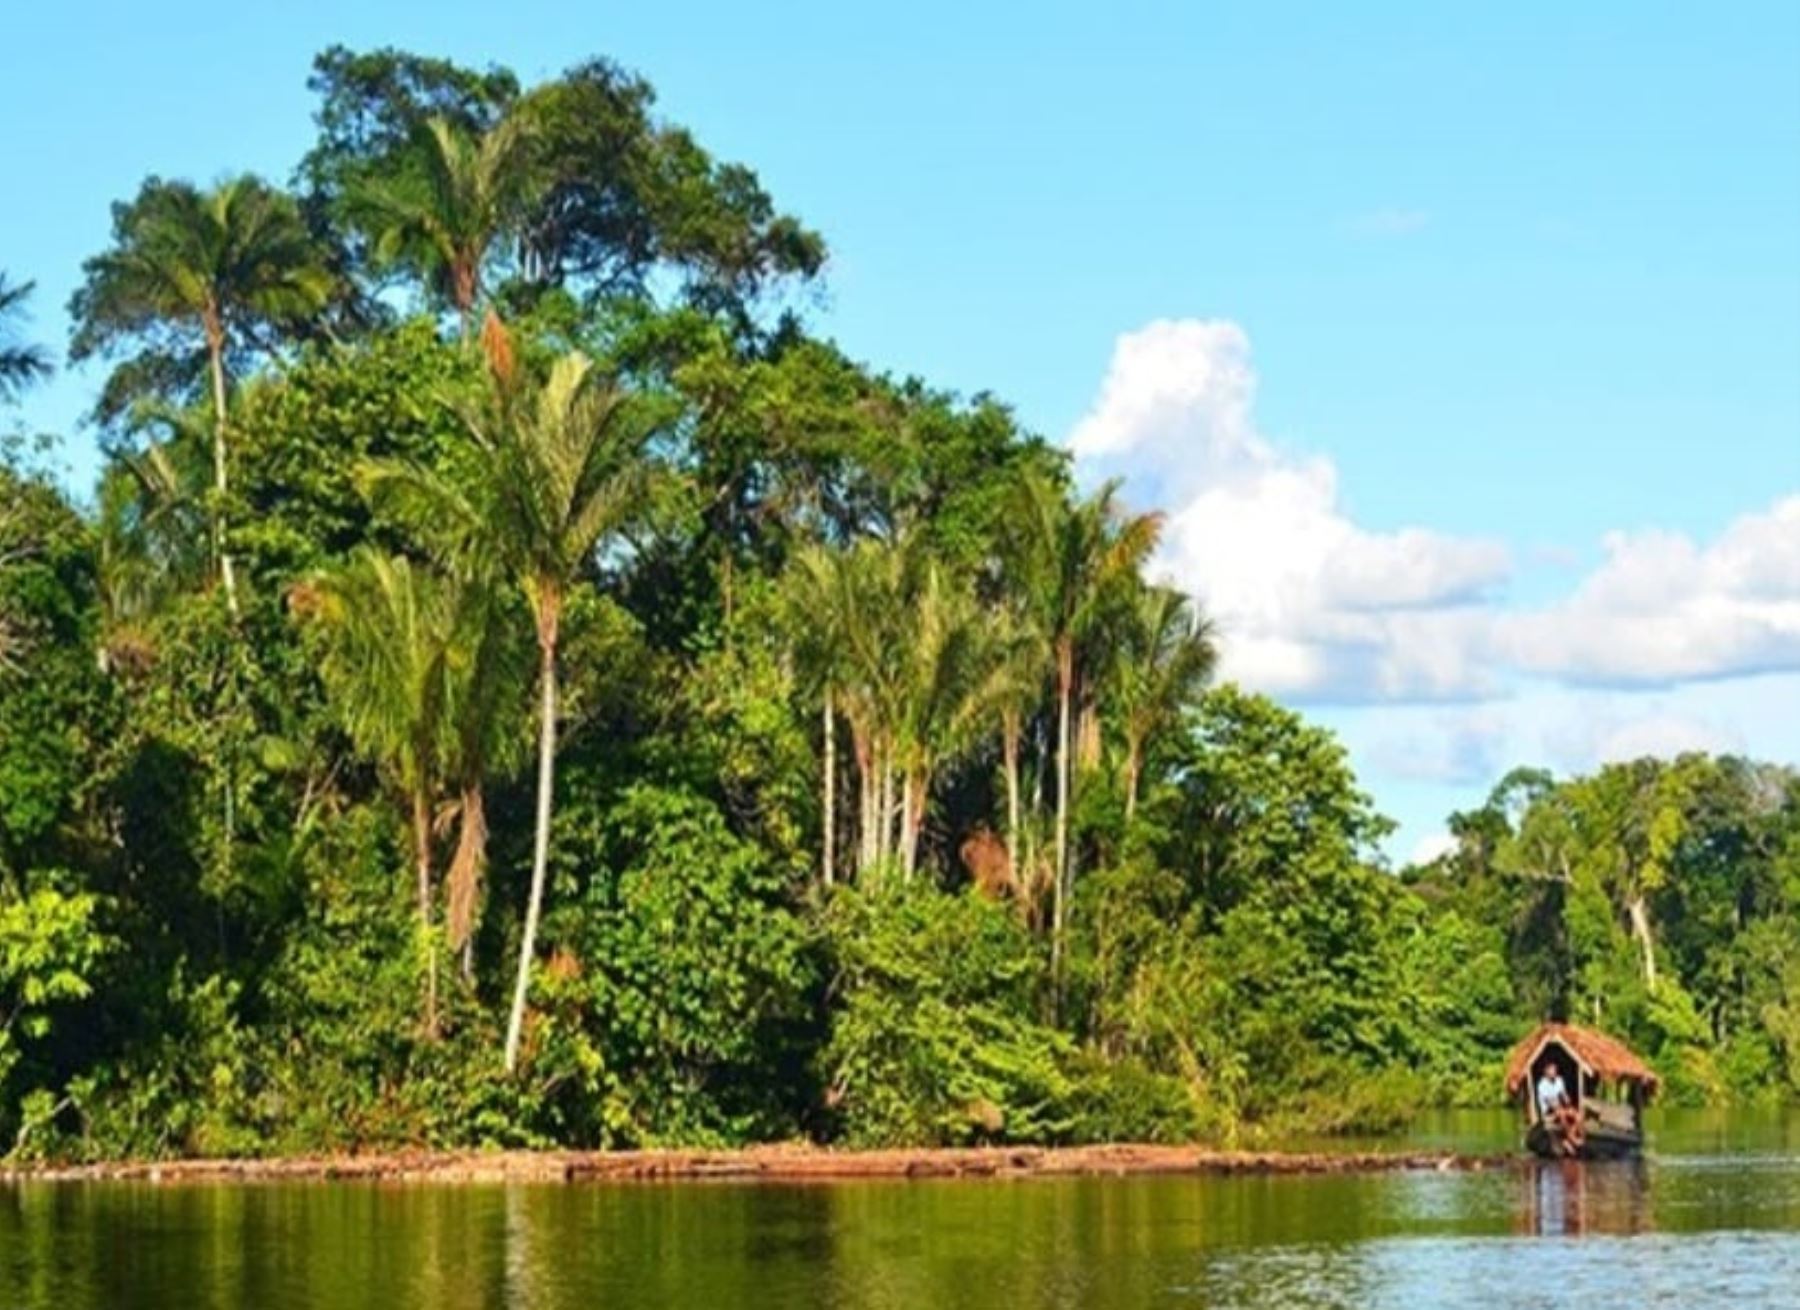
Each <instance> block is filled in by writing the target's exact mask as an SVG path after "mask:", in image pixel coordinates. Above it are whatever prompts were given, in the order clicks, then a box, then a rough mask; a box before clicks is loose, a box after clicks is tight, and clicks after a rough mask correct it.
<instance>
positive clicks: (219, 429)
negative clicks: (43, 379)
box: [70, 174, 334, 616]
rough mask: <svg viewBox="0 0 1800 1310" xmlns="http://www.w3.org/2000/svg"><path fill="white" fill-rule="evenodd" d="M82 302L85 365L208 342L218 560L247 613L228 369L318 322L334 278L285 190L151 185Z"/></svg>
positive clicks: (93, 266) (124, 221) (121, 222)
mask: <svg viewBox="0 0 1800 1310" xmlns="http://www.w3.org/2000/svg"><path fill="white" fill-rule="evenodd" d="M82 267H83V271H84V272H85V274H86V276H87V281H86V283H85V284H84V285H83V286H82V287H81V289H80V290H79V291H77V292H76V293H75V296H74V299H73V300H72V301H71V302H70V312H71V314H72V316H73V317H74V319H75V334H74V339H73V342H72V346H71V350H70V355H71V357H72V358H74V359H82V358H85V357H86V356H88V355H89V354H92V353H94V352H96V351H102V352H105V351H110V350H112V349H113V348H115V347H116V346H117V345H119V344H120V343H121V342H124V341H127V340H136V341H138V342H139V343H141V344H143V345H145V346H146V347H147V348H148V352H149V353H150V354H152V355H160V354H162V352H164V351H166V350H169V349H174V350H183V349H186V348H187V347H189V346H190V345H192V346H198V347H199V348H200V349H201V350H203V352H204V356H205V361H206V372H207V375H208V378H209V380H210V390H211V395H212V410H213V493H214V505H213V507H212V538H213V555H214V558H215V560H216V561H217V565H218V569H219V577H220V580H221V582H222V583H223V584H224V587H225V599H226V604H227V605H228V606H229V607H230V610H231V612H232V614H233V616H235V615H236V614H237V613H238V596H237V579H236V575H235V573H234V571H233V568H232V561H231V555H230V553H229V552H228V551H227V549H226V546H225V528H226V523H225V499H226V495H227V493H228V490H229V483H230V478H229V473H228V459H227V437H226V394H227V387H228V377H227V374H228V371H229V369H230V366H231V361H232V359H233V358H234V357H236V356H240V355H242V354H244V353H245V352H248V351H253V350H259V349H260V350H269V349H272V348H273V347H274V344H275V343H274V340H273V337H274V334H276V333H278V332H279V331H280V330H281V329H283V328H285V327H289V326H292V325H294V324H296V323H299V322H301V321H304V320H306V319H308V318H310V317H311V316H313V315H316V314H317V313H318V312H319V311H320V310H321V309H323V308H324V307H325V305H326V303H327V302H328V301H329V299H330V297H331V294H332V291H333V287H334V279H333V278H332V275H331V273H330V271H329V270H328V269H327V267H326V264H325V261H324V258H323V256H322V255H321V253H320V251H319V249H318V247H317V245H316V244H315V243H314V241H313V239H312V235H311V233H310V232H309V231H308V230H307V227H306V223H305V221H304V220H303V219H302V218H301V216H300V210H299V207H298V206H297V205H296V204H295V203H294V201H293V198H292V197H290V196H288V195H287V194H286V193H285V192H282V191H278V190H276V189H274V188H272V187H270V186H269V185H268V184H267V183H264V182H262V181H261V180H259V179H257V178H255V177H253V176H250V175H248V174H246V175H244V176H242V177H237V178H233V179H231V180H229V181H226V182H223V183H221V184H219V185H218V186H217V187H215V188H214V189H213V190H211V191H201V190H199V189H198V188H196V187H194V186H192V185H191V184H189V183H186V182H165V181H162V180H160V179H157V178H151V179H150V180H149V181H147V182H146V183H144V186H143V189H142V190H141V191H140V192H139V193H138V197H137V199H136V200H135V201H133V202H132V203H131V204H129V205H117V206H114V211H113V245H112V248H111V249H110V250H108V251H106V252H105V253H103V254H100V255H96V256H94V257H93V258H92V259H90V260H88V261H87V262H86V264H84V265H83V266H82Z"/></svg>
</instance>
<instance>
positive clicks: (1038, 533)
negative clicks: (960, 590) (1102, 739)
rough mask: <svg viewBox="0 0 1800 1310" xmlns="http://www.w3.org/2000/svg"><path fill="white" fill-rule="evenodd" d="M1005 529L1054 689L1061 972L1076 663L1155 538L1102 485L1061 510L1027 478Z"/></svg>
mask: <svg viewBox="0 0 1800 1310" xmlns="http://www.w3.org/2000/svg"><path fill="white" fill-rule="evenodd" d="M1018 494H1019V501H1020V503H1019V505H1018V506H1017V512H1016V513H1015V514H1014V515H1013V516H1012V519H1011V521H1010V531H1011V534H1012V539H1011V541H1010V543H1009V545H1010V547H1011V552H1010V553H1011V556H1012V558H1011V560H1010V565H1011V571H1012V572H1013V574H1014V575H1015V576H1016V578H1017V579H1018V580H1019V585H1021V586H1023V588H1024V589H1025V591H1026V594H1027V595H1028V596H1030V598H1031V601H1032V603H1033V605H1034V607H1035V608H1036V610H1037V612H1038V615H1039V622H1040V625H1041V627H1042V630H1043V632H1044V634H1045V636H1046V637H1047V639H1048V642H1049V646H1050V651H1051V658H1052V663H1053V666H1054V676H1055V686H1056V869H1055V880H1054V886H1053V892H1054V895H1053V898H1052V909H1051V948H1050V957H1051V967H1052V970H1053V972H1055V971H1059V970H1060V967H1061V963H1062V946H1063V935H1064V927H1065V924H1066V922H1067V902H1068V898H1069V893H1070V889H1071V884H1072V881H1073V870H1072V867H1071V865H1072V861H1071V859H1070V852H1069V807H1070V801H1071V790H1072V775H1073V770H1072V764H1071V750H1072V740H1071V732H1072V728H1073V722H1072V718H1073V714H1074V709H1075V703H1076V697H1077V695H1078V693H1079V691H1080V689H1081V681H1080V680H1081V679H1082V678H1083V677H1084V676H1085V675H1086V673H1087V670H1086V669H1085V668H1084V655H1085V654H1087V653H1089V652H1091V649H1092V647H1093V645H1094V643H1095V641H1096V639H1097V637H1099V636H1100V635H1102V633H1103V631H1104V629H1105V626H1106V624H1107V621H1108V620H1109V619H1110V618H1112V617H1113V616H1115V615H1116V614H1117V613H1118V611H1119V609H1120V607H1121V600H1122V597H1124V596H1128V595H1129V590H1128V588H1129V587H1130V586H1132V585H1135V584H1137V582H1138V580H1139V577H1140V573H1141V570H1142V568H1143V566H1144V563H1145V561H1146V560H1147V559H1148V558H1149V557H1150V553H1151V552H1152V551H1153V550H1155V549H1156V543H1157V540H1158V537H1159V535H1160V533H1161V530H1162V518H1161V516H1160V515H1157V514H1135V515H1134V514H1129V513H1127V512H1126V511H1125V510H1124V508H1123V507H1122V506H1121V505H1120V503H1119V500H1118V484H1117V483H1116V482H1109V483H1107V484H1106V485H1105V486H1103V487H1101V488H1100V490H1099V491H1097V492H1095V493H1094V495H1092V496H1090V497H1089V498H1087V499H1086V500H1082V501H1078V502H1076V503H1075V504H1073V505H1071V504H1070V503H1069V501H1068V499H1067V497H1066V495H1065V494H1064V491H1063V489H1062V487H1061V486H1059V485H1057V484H1056V483H1053V482H1051V481H1049V480H1048V479H1045V478H1043V477H1040V476H1037V475H1027V476H1026V477H1025V478H1024V479H1023V481H1022V483H1021V485H1020V490H1019V493H1018Z"/></svg>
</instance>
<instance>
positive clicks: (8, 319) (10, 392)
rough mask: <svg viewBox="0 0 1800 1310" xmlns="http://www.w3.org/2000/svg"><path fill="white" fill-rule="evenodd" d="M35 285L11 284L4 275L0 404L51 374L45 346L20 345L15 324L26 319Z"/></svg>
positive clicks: (0, 277) (0, 316) (0, 305)
mask: <svg viewBox="0 0 1800 1310" xmlns="http://www.w3.org/2000/svg"><path fill="white" fill-rule="evenodd" d="M33 285H34V284H33V283H30V282H8V281H7V280H6V274H5V273H0V400H6V399H8V398H10V397H12V396H14V395H16V394H18V392H19V391H21V390H22V389H23V388H24V387H25V386H26V385H27V384H28V383H32V382H35V381H37V380H38V379H39V378H41V377H44V376H46V375H47V374H48V373H49V372H50V353H49V352H48V351H47V350H45V349H44V348H43V347H42V346H39V345H34V344H32V343H31V342H26V341H20V340H18V338H17V337H16V335H15V334H14V329H13V327H12V323H13V321H14V320H16V319H18V318H19V317H21V316H22V314H23V312H24V308H25V301H26V299H27V297H29V296H30V295H31V288H32V286H33Z"/></svg>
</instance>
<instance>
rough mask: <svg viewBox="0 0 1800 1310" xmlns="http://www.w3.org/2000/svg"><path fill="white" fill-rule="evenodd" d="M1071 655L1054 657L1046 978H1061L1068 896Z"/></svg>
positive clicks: (1056, 982)
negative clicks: (1052, 856) (1052, 868)
mask: <svg viewBox="0 0 1800 1310" xmlns="http://www.w3.org/2000/svg"><path fill="white" fill-rule="evenodd" d="M1074 663H1075V655H1074V652H1073V651H1071V650H1069V649H1068V648H1067V646H1066V644H1065V646H1064V647H1063V648H1062V649H1059V650H1058V651H1057V655H1056V889H1055V890H1056V895H1055V899H1054V901H1053V902H1052V905H1051V916H1050V921H1051V926H1050V976H1051V984H1052V988H1053V989H1054V988H1055V987H1056V986H1057V985H1059V984H1060V980H1061V978H1062V952H1063V924H1064V923H1065V921H1066V919H1067V909H1066V907H1065V905H1064V902H1065V901H1066V900H1067V899H1068V894H1069V887H1068V882H1069V726H1070V725H1069V709H1070V706H1069V698H1070V695H1071V694H1072V692H1073V690H1074V682H1075V670H1074Z"/></svg>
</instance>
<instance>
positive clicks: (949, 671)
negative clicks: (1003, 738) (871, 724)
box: [895, 558, 996, 879]
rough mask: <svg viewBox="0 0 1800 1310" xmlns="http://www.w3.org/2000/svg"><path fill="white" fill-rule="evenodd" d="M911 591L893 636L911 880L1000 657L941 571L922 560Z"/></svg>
mask: <svg viewBox="0 0 1800 1310" xmlns="http://www.w3.org/2000/svg"><path fill="white" fill-rule="evenodd" d="M909 591H910V595H909V596H908V597H907V600H908V602H909V603H908V605H907V606H906V608H905V609H904V610H903V611H902V615H901V618H902V626H901V629H900V631H899V632H898V633H896V645H897V647H898V650H899V654H900V680H899V687H898V692H899V704H898V706H897V707H896V708H897V711H898V713H897V718H898V723H897V725H896V726H897V731H896V732H895V737H896V741H897V746H898V750H897V756H898V763H899V765H900V768H901V771H902V786H901V805H900V822H901V844H900V867H901V869H902V871H903V872H904V874H905V876H906V877H907V878H908V879H910V878H911V877H912V875H913V871H914V869H915V868H916V867H917V865H918V858H919V830H920V828H921V827H922V826H923V824H924V819H925V806H926V802H927V800H928V798H929V797H930V794H931V783H932V779H933V777H934V775H935V774H936V771H937V770H938V768H939V767H940V766H941V765H942V764H943V763H944V762H945V761H946V760H948V759H950V758H952V757H953V756H954V755H956V754H957V753H958V752H959V751H960V750H962V749H963V748H964V747H965V746H967V745H968V743H969V741H970V739H971V738H972V737H974V736H975V734H976V732H977V728H978V725H979V724H980V721H981V718H982V716H983V714H984V712H985V711H986V709H987V701H986V699H985V697H984V693H985V691H986V689H987V685H988V682H989V679H990V677H991V676H992V673H993V670H994V666H995V655H996V651H995V647H994V643H993V641H992V640H991V638H990V636H989V633H988V629H987V626H986V624H985V622H984V619H983V616H982V615H981V613H980V611H979V610H978V609H977V608H976V606H975V603H974V598H973V597H972V596H971V595H970V594H969V591H968V588H967V587H966V586H964V585H961V584H959V583H958V581H957V580H955V579H953V578H952V577H950V575H949V573H948V571H947V570H946V569H945V568H944V566H943V565H941V564H939V563H938V562H937V561H935V560H932V559H930V558H927V559H925V561H924V562H923V564H922V565H921V566H920V567H919V569H918V572H917V575H916V577H915V578H913V579H912V580H911V585H910V587H909Z"/></svg>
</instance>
